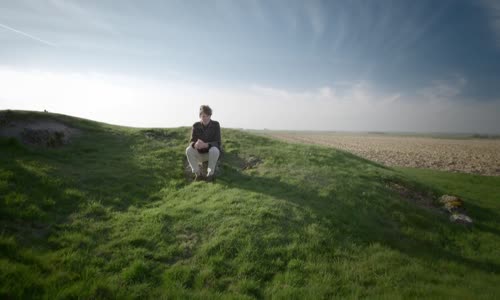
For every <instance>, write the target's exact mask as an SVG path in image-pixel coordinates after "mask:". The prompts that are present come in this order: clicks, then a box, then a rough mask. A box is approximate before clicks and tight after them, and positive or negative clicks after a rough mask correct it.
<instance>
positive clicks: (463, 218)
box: [450, 214, 472, 225]
mask: <svg viewBox="0 0 500 300" xmlns="http://www.w3.org/2000/svg"><path fill="white" fill-rule="evenodd" d="M450 221H451V222H453V223H458V224H464V225H472V219H471V218H470V217H469V216H467V215H465V214H453V215H451V216H450Z"/></svg>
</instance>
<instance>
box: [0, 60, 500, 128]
mask: <svg viewBox="0 0 500 300" xmlns="http://www.w3.org/2000/svg"><path fill="white" fill-rule="evenodd" d="M0 82H2V89H1V90H0V109H24V110H43V109H47V110H49V111H52V112H58V113H64V114H69V115H74V116H79V117H84V118H89V119H93V120H98V121H104V122H108V123H112V124H119V125H128V126H143V127H177V126H190V125H191V124H192V123H193V122H194V121H195V120H196V119H197V117H198V116H197V109H198V107H199V105H201V104H209V105H210V106H212V108H213V109H214V119H215V120H219V121H220V122H221V124H222V125H223V126H224V127H233V128H256V129H262V128H269V129H295V130H299V129H309V130H352V131H442V132H485V133H493V132H495V133H498V132H499V130H500V116H499V112H500V100H499V101H492V102H483V103H482V102H474V103H466V102H458V101H454V96H455V95H457V93H458V90H459V88H460V85H461V84H462V85H463V84H465V83H464V82H465V79H463V78H460V77H457V78H456V79H455V80H452V81H436V82H435V83H434V84H433V85H432V86H430V87H428V88H426V89H423V90H422V91H418V92H417V93H415V94H413V95H408V94H402V93H383V92H380V91H378V90H377V88H376V87H374V86H373V85H372V84H371V83H369V82H352V83H345V82H343V83H340V84H337V85H332V86H323V87H320V88H317V89H310V90H302V91H290V90H286V89H279V88H275V87H268V86H262V85H257V84H256V85H252V86H231V87H228V86H214V85H211V84H208V83H195V82H193V81H189V80H178V79H177V80H169V79H164V80H161V81H159V80H158V81H154V80H144V79H137V78H132V77H124V76H120V75H116V74H100V73H71V74H69V73H54V72H44V71H40V70H38V71H37V70H33V71H26V70H14V69H9V68H5V67H1V66H0Z"/></svg>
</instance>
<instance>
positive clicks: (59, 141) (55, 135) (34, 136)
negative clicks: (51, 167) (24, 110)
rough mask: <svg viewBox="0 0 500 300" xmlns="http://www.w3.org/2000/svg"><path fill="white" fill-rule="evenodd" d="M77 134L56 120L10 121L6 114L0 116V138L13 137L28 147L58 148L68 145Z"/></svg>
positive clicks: (73, 129) (76, 131)
mask: <svg viewBox="0 0 500 300" xmlns="http://www.w3.org/2000/svg"><path fill="white" fill-rule="evenodd" d="M78 132H79V130H78V129H76V128H72V127H70V126H68V125H66V124H64V123H62V122H60V121H56V120H51V119H36V120H23V119H20V120H17V119H16V120H10V119H9V117H8V114H3V115H0V136H3V137H13V138H16V139H18V140H19V141H21V142H22V143H24V144H28V145H35V146H43V147H60V146H63V145H65V144H68V143H69V142H70V140H71V138H72V137H73V136H74V135H75V134H77V133H78Z"/></svg>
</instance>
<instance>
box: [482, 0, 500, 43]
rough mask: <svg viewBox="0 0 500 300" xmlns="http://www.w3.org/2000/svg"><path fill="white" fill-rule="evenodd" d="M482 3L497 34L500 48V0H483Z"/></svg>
mask: <svg viewBox="0 0 500 300" xmlns="http://www.w3.org/2000/svg"><path fill="white" fill-rule="evenodd" d="M480 3H481V5H482V6H483V7H484V9H485V10H486V13H487V15H488V18H489V24H490V27H491V29H492V30H493V33H494V34H495V37H496V42H497V46H498V47H499V48H500V2H499V1H498V0H482V1H481V2H480Z"/></svg>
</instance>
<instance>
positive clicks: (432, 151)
mask: <svg viewBox="0 0 500 300" xmlns="http://www.w3.org/2000/svg"><path fill="white" fill-rule="evenodd" d="M260 132H261V133H264V134H266V135H270V136H273V137H275V138H278V139H281V140H286V141H292V142H300V143H307V144H319V145H326V146H330V147H334V148H338V149H342V150H345V151H349V152H351V153H354V154H356V155H359V156H361V157H364V158H366V159H369V160H373V161H376V162H378V163H381V164H384V165H387V166H401V167H412V168H430V169H438V170H445V171H451V172H465V173H472V174H481V175H493V176H500V139H474V138H456V137H455V138H452V137H446V136H444V137H439V138H436V137H427V136H410V135H408V136H405V135H395V134H394V135H391V134H368V133H366V134H362V133H336V132H278V131H267V130H266V131H260Z"/></svg>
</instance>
